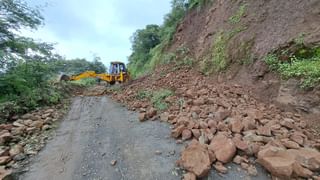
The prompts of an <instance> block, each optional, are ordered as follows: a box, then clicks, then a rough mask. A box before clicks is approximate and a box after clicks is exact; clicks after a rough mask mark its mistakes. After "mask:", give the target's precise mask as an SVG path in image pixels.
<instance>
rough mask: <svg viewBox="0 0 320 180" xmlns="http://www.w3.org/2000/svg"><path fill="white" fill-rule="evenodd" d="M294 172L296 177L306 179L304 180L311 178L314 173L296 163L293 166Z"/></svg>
mask: <svg viewBox="0 0 320 180" xmlns="http://www.w3.org/2000/svg"><path fill="white" fill-rule="evenodd" d="M292 168H293V172H294V176H298V177H304V178H309V177H311V176H312V174H313V172H312V171H310V170H309V169H306V168H304V167H302V166H301V165H300V164H299V163H297V162H296V163H294V164H293V167H292Z"/></svg>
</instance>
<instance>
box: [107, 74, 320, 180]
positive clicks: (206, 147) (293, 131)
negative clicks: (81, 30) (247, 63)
mask: <svg viewBox="0 0 320 180" xmlns="http://www.w3.org/2000/svg"><path fill="white" fill-rule="evenodd" d="M191 75H192V77H191ZM167 76H168V75H167ZM167 76H159V77H160V78H155V77H153V76H151V77H146V78H144V79H142V80H141V81H140V82H135V83H133V84H131V85H129V86H127V87H125V88H124V90H123V91H121V92H116V93H115V94H114V96H113V97H114V99H116V100H118V101H120V102H122V103H125V104H127V105H128V106H129V109H132V110H138V111H139V112H140V115H139V119H140V121H145V120H147V119H150V118H151V119H154V118H155V117H157V116H156V115H157V113H158V114H159V116H160V119H161V121H166V122H168V123H170V124H172V128H173V129H172V132H171V136H172V137H173V138H177V139H179V141H181V140H192V143H191V145H189V146H188V147H187V148H186V149H185V150H184V151H183V152H182V155H181V160H180V161H179V162H178V164H179V165H180V166H182V167H183V168H185V169H186V170H188V171H189V173H188V174H187V175H186V177H185V179H193V177H202V176H205V175H206V174H207V172H208V170H209V169H210V167H211V165H213V167H214V168H215V169H216V170H217V171H219V172H221V173H226V172H227V168H225V167H224V164H226V163H229V162H231V161H233V162H234V163H236V164H239V165H241V167H242V168H244V169H245V170H247V171H248V173H249V174H251V175H256V174H257V170H256V168H255V163H256V162H255V161H252V160H249V157H252V156H253V157H255V158H257V162H258V163H260V164H261V165H262V166H264V167H265V168H266V169H267V170H268V171H269V172H270V173H271V174H272V175H273V176H275V177H281V178H288V179H290V178H293V177H306V178H311V177H314V178H319V177H318V175H319V174H317V172H319V170H320V169H319V165H320V159H319V158H320V153H319V150H320V140H319V139H317V138H315V136H314V135H315V134H316V132H315V131H312V130H310V129H309V128H308V126H307V122H306V121H305V120H304V119H303V117H302V116H301V115H300V114H297V113H292V112H287V111H283V110H280V109H278V108H276V106H274V105H269V104H264V103H261V102H259V101H257V100H256V99H254V98H253V96H252V95H251V93H250V92H249V91H248V90H247V89H244V88H242V87H241V86H239V85H228V84H223V83H220V84H219V83H215V82H210V81H209V80H208V79H206V78H205V77H203V76H201V75H199V74H197V73H194V72H189V71H188V70H181V71H180V72H177V73H176V76H177V77H176V78H167ZM169 77H170V76H169ZM190 79H194V81H190ZM161 88H170V89H171V90H173V91H175V96H172V97H169V98H167V99H166V102H168V103H169V104H171V107H170V109H169V110H167V111H166V112H157V111H156V110H155V109H154V108H153V107H152V105H151V104H150V102H149V101H148V100H147V99H142V100H140V99H137V98H136V96H137V92H138V91H139V89H144V90H151V91H152V90H156V89H161ZM180 139H181V140H180ZM299 154H303V155H304V156H303V157H302V156H299Z"/></svg>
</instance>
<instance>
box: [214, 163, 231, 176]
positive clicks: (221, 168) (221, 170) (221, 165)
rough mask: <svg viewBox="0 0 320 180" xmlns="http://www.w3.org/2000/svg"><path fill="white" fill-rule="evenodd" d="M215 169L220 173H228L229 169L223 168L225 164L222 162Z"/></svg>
mask: <svg viewBox="0 0 320 180" xmlns="http://www.w3.org/2000/svg"><path fill="white" fill-rule="evenodd" d="M213 167H214V168H215V169H216V170H217V171H218V172H219V173H223V174H225V173H227V172H228V169H227V168H226V167H224V166H223V164H222V163H221V162H216V163H215V164H214V165H213Z"/></svg>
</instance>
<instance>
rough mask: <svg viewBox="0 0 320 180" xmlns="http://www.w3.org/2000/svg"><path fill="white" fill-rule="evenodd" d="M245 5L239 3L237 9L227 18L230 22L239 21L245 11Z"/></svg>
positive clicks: (235, 22)
mask: <svg viewBox="0 0 320 180" xmlns="http://www.w3.org/2000/svg"><path fill="white" fill-rule="evenodd" d="M246 6H247V5H245V4H243V5H241V6H240V7H239V9H238V11H237V12H236V13H235V14H234V15H233V16H231V17H230V18H229V22H230V23H231V24H237V23H239V22H240V21H241V18H242V17H243V16H244V15H245V13H246Z"/></svg>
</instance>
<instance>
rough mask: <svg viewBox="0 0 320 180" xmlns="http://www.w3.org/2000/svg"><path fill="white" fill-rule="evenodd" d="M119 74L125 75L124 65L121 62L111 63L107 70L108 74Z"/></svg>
mask: <svg viewBox="0 0 320 180" xmlns="http://www.w3.org/2000/svg"><path fill="white" fill-rule="evenodd" d="M120 73H127V69H126V65H125V64H124V63H122V62H116V61H115V62H111V63H110V68H109V74H111V75H118V74H120Z"/></svg>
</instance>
